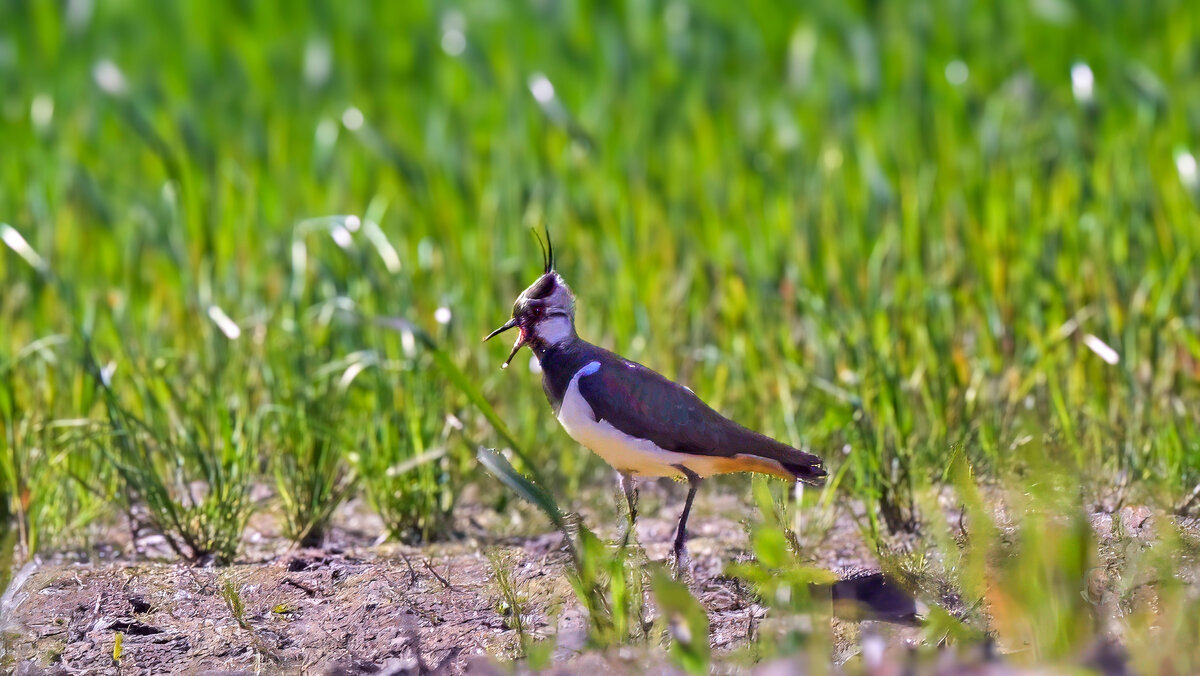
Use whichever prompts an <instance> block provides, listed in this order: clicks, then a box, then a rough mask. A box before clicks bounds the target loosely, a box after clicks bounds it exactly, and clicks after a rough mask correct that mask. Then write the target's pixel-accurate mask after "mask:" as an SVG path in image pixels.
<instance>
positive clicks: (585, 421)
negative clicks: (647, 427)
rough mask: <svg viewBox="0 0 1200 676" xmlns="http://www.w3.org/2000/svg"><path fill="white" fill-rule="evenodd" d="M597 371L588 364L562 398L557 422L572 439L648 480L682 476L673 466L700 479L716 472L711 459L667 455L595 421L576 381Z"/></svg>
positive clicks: (594, 365)
mask: <svg viewBox="0 0 1200 676" xmlns="http://www.w3.org/2000/svg"><path fill="white" fill-rule="evenodd" d="M599 370H600V362H598V361H593V362H589V363H588V364H587V365H586V366H584V367H583V368H581V369H579V371H577V372H576V373H575V375H574V376H573V377H572V378H571V383H570V384H569V385H567V392H566V394H564V395H563V400H562V406H561V407H560V408H559V409H558V422H559V423H560V424H561V425H562V426H563V429H565V430H566V431H567V434H569V435H571V438H572V439H574V440H575V441H578V442H579V443H581V444H583V445H584V446H586V447H587V448H589V449H590V450H591V451H592V452H594V453H595V454H596V455H599V456H600V457H601V458H604V462H607V463H608V464H609V465H612V467H613V468H614V469H616V470H618V471H620V472H628V473H630V474H635V475H638V476H648V477H655V476H674V477H678V476H682V474H683V473H682V472H680V471H679V470H678V469H677V468H676V467H675V465H683V466H684V467H687V468H688V469H690V470H691V471H693V472H695V473H696V474H698V475H700V476H702V477H704V476H710V475H712V474H716V473H717V472H718V470H717V466H716V462H717V459H715V458H711V457H707V456H702V455H691V454H689V453H676V452H675V451H668V450H665V449H663V448H661V447H659V446H658V445H657V444H655V443H654V442H652V441H650V440H648V439H638V438H637V437H633V436H630V435H628V434H625V433H624V432H622V431H621V430H619V429H617V428H616V427H613V426H612V424H611V423H609V422H608V421H607V420H599V421H597V420H596V416H595V414H594V413H593V412H592V407H591V406H590V405H589V404H588V403H587V400H586V399H584V398H583V395H582V394H580V393H579V379H580V378H584V377H587V376H590V375H592V374H594V373H596V372H597V371H599Z"/></svg>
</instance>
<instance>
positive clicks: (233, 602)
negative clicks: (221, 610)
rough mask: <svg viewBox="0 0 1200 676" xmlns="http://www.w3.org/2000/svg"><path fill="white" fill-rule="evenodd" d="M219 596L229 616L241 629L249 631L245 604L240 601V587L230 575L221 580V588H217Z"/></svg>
mask: <svg viewBox="0 0 1200 676" xmlns="http://www.w3.org/2000/svg"><path fill="white" fill-rule="evenodd" d="M218 591H219V592H220V594H221V600H222V601H224V602H225V607H226V608H228V609H229V614H230V615H232V616H233V619H234V620H235V621H236V622H237V623H238V626H239V627H241V628H242V629H250V628H251V627H250V622H249V620H247V619H246V604H245V602H244V601H242V586H241V585H240V584H238V583H237V581H236V580H234V579H233V576H232V575H225V576H222V578H221V586H220V587H219V588H218Z"/></svg>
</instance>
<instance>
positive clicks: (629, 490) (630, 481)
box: [618, 472, 638, 541]
mask: <svg viewBox="0 0 1200 676" xmlns="http://www.w3.org/2000/svg"><path fill="white" fill-rule="evenodd" d="M618 474H619V475H620V477H621V490H623V491H625V504H626V505H627V506H628V507H629V513H628V514H627V516H628V517H629V530H628V531H627V532H626V533H625V535H626V540H627V541H628V540H629V539H631V538H633V536H634V535H636V533H637V531H636V530H635V529H636V527H637V513H638V512H637V502H638V492H637V479H636V478H635V477H634V476H633V475H632V474H630V473H628V472H618Z"/></svg>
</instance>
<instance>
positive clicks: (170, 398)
mask: <svg viewBox="0 0 1200 676" xmlns="http://www.w3.org/2000/svg"><path fill="white" fill-rule="evenodd" d="M87 359H88V363H89V365H90V372H91V373H92V376H93V378H95V381H96V384H97V386H98V387H99V388H100V389H101V391H102V398H103V402H104V410H105V413H106V417H107V421H108V427H109V430H108V432H109V433H108V436H107V438H105V439H94V440H93V443H95V444H98V445H99V446H100V448H101V449H102V451H103V452H104V455H105V459H106V460H107V461H108V462H109V463H110V464H111V465H112V467H113V468H115V470H116V472H117V474H118V475H119V476H120V478H121V481H122V486H123V491H122V492H121V496H122V498H123V500H124V503H125V506H126V508H127V509H129V508H132V507H133V506H134V505H137V504H143V505H145V507H146V513H147V518H148V520H149V525H150V527H151V528H153V529H154V530H155V531H156V532H158V533H159V534H161V535H162V536H163V538H164V539H165V540H166V542H167V545H168V546H169V547H170V548H171V549H172V550H173V551H174V552H175V553H176V554H178V555H179V556H181V557H183V558H184V559H186V560H188V561H191V562H193V563H201V562H205V561H208V560H213V561H216V562H217V563H228V562H229V561H231V560H232V559H233V557H234V555H235V554H236V552H237V549H238V543H239V541H240V539H241V535H242V531H243V530H244V528H245V525H246V520H247V519H248V518H249V516H250V512H251V508H252V505H251V502H250V485H251V481H252V479H253V476H252V472H253V468H254V462H255V459H256V451H257V439H258V436H257V423H256V421H255V417H254V415H253V413H252V412H251V410H250V408H249V404H248V403H247V395H246V394H245V393H241V394H236V395H235V394H232V393H231V392H230V391H229V389H226V387H225V385H226V382H225V380H226V379H227V378H230V377H231V376H230V375H229V374H230V373H231V372H232V373H236V372H237V368H238V367H237V366H236V365H235V364H231V365H229V366H227V367H226V369H227V370H225V371H222V372H218V373H209V374H207V375H206V377H194V376H193V374H190V373H188V372H187V370H186V369H172V368H169V367H168V365H167V364H165V363H162V364H160V367H159V368H157V369H155V372H152V373H146V372H144V371H132V372H130V373H126V374H123V377H116V376H112V375H110V374H109V373H106V372H105V371H104V370H102V369H101V368H100V367H99V365H98V364H97V363H96V361H95V360H94V359H93V358H92V357H91V356H90V355H89V356H88V358H87ZM118 388H120V389H119V390H118Z"/></svg>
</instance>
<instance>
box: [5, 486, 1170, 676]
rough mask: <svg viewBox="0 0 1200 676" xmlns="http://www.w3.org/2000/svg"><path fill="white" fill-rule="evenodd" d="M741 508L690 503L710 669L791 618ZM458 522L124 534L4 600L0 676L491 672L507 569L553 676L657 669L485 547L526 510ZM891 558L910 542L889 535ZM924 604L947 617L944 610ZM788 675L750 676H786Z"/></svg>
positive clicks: (355, 516)
mask: <svg viewBox="0 0 1200 676" xmlns="http://www.w3.org/2000/svg"><path fill="white" fill-rule="evenodd" d="M718 487H719V484H718V485H717V486H714V488H718ZM681 497H682V495H681V490H680V487H677V486H673V485H672V484H670V483H663V484H652V485H650V486H647V487H646V488H645V489H644V490H643V517H642V518H641V520H640V522H639V528H638V541H639V543H640V545H641V546H642V547H643V549H644V552H645V556H646V557H647V559H649V560H651V561H659V560H664V559H666V557H667V555H668V552H669V549H670V543H671V538H672V535H673V529H674V523H675V518H676V516H677V514H676V512H677V509H678V503H679V500H680V499H681ZM596 504H597V507H596V509H594V510H585V518H586V520H587V523H589V524H601V526H600V527H598V528H597V530H598V532H599V534H600V535H601V536H603V537H608V538H615V537H616V536H617V533H618V531H619V528H620V526H619V523H620V520H619V519H618V518H616V515H615V512H614V511H612V509H611V503H608V502H607V501H606V500H598V501H596ZM853 509H854V508H853V506H843V507H841V508H837V509H834V510H831V511H830V512H827V513H824V514H823V515H820V514H818V515H806V518H810V519H814V520H819V519H824V522H823V523H815V524H810V526H811V527H810V528H802V529H801V533H802V537H805V536H804V535H803V533H806V532H810V531H811V532H812V533H813V535H812V536H811V537H812V538H813V539H812V540H811V541H807V542H805V545H806V546H805V550H806V552H808V553H809V554H810V556H811V557H812V559H813V560H812V565H814V566H819V567H823V568H826V569H830V570H833V571H835V572H838V573H839V574H841V575H843V576H845V575H849V574H851V573H854V572H856V571H861V570H864V569H871V568H873V567H874V559H873V557H872V556H871V554H870V552H869V551H868V549H867V547H866V545H865V543H864V542H863V539H862V538H861V537H860V535H859V532H858V529H857V526H856V525H855V521H854V518H853V516H852V512H853ZM1143 510H1145V508H1136V509H1135V510H1134V511H1131V512H1130V513H1128V514H1123V513H1122V514H1118V516H1119V517H1120V518H1118V520H1117V522H1118V523H1120V524H1123V529H1124V531H1125V533H1126V534H1133V535H1136V536H1139V537H1140V536H1146V537H1148V533H1149V529H1150V527H1151V524H1152V523H1153V519H1151V515H1150V514H1149V513H1147V512H1144V511H1143ZM752 511H753V514H754V517H755V518H757V516H758V515H757V511H756V510H750V509H748V508H747V503H746V501H745V500H744V496H741V495H738V494H735V493H733V492H732V491H728V490H720V489H718V490H713V491H709V492H707V493H702V494H701V498H700V499H699V500H698V502H697V506H696V510H695V512H694V516H693V518H692V522H691V528H690V532H691V539H690V541H689V549H690V551H691V554H692V559H693V563H692V567H691V579H690V581H689V586H690V588H691V590H692V592H693V594H694V595H695V596H696V597H697V598H698V599H699V600H700V602H701V603H702V604H703V606H704V607H705V609H706V610H707V612H708V615H709V619H710V623H711V636H710V642H711V645H712V648H713V651H714V654H716V655H718V656H721V655H725V656H730V655H735V654H738V653H745V652H747V649H748V648H749V647H750V646H752V644H753V642H754V637H755V636H756V632H762V631H764V628H767V627H770V625H771V623H772V622H781V621H782V622H790V621H794V620H795V618H773V617H771V616H770V614H769V612H768V609H767V608H766V607H764V606H763V605H761V604H759V603H758V599H757V598H756V597H755V596H754V595H753V594H752V593H751V592H750V591H749V589H748V588H747V587H746V586H745V585H742V584H740V583H739V582H737V581H735V580H732V579H730V578H728V577H726V576H725V575H723V573H724V571H725V570H726V568H727V566H728V565H729V564H730V563H733V562H736V561H741V560H747V559H749V558H750V554H749V551H748V549H749V537H748V534H747V533H748V528H747V523H746V521H747V520H748V519H749V516H748V515H749V514H750V513H751V512H752ZM460 512H461V513H460V515H459V518H460V521H461V522H462V528H461V532H462V533H464V535H463V537H461V538H460V539H458V540H456V541H454V542H451V543H441V544H434V545H428V546H424V547H420V548H418V547H409V546H403V545H397V544H378V545H376V544H374V543H373V542H372V540H371V538H372V537H375V534H377V533H379V532H382V528H380V527H379V526H380V524H378V523H375V522H373V521H372V519H374V518H375V517H373V516H372V515H370V514H369V512H367V511H366V510H365V509H364V508H363V506H362V505H359V504H356V503H351V504H349V505H347V506H346V507H345V508H344V509H343V510H341V512H340V513H339V518H338V524H337V527H336V528H334V529H333V530H332V532H331V543H332V544H331V545H330V546H327V547H326V548H323V549H303V550H297V549H292V548H290V547H289V545H288V543H287V542H286V541H284V540H283V539H282V538H281V537H280V536H279V533H278V531H277V527H276V526H277V525H276V524H275V523H274V522H273V520H271V519H270V518H267V517H265V516H256V519H255V521H254V522H252V528H251V529H250V530H249V532H248V533H247V535H246V542H245V547H244V551H245V552H247V557H246V559H244V560H242V561H240V562H238V563H236V564H234V565H232V566H228V567H225V568H196V567H190V566H186V565H183V564H179V563H172V562H169V561H167V560H166V559H165V557H164V558H163V559H162V560H158V561H155V560H147V557H150V558H153V557H156V556H163V552H162V551H160V550H159V549H157V548H158V547H159V546H160V543H157V541H156V540H155V539H154V538H153V536H149V537H147V536H139V535H138V534H133V535H129V536H128V538H127V539H126V540H124V541H120V540H119V539H118V540H117V541H115V542H114V543H113V544H112V547H111V549H112V551H116V552H124V553H123V554H121V555H118V556H116V557H115V558H113V557H110V558H109V559H108V560H90V561H66V560H58V561H54V562H50V563H46V564H44V565H41V566H39V567H37V568H36V569H35V570H34V571H33V572H32V573H31V574H29V575H28V576H27V577H26V578H25V579H23V580H19V581H18V582H19V585H18V588H17V589H16V591H15V593H12V594H11V595H10V598H9V599H8V603H9V605H8V607H9V609H10V614H11V617H10V618H6V621H5V622H3V623H2V624H3V625H4V626H5V627H6V641H7V646H8V649H7V653H8V655H7V658H6V661H5V662H4V663H3V664H0V667H5V668H12V669H15V670H16V671H17V672H19V673H30V674H32V673H96V674H116V673H125V674H129V673H135V674H143V673H145V674H151V673H342V674H356V673H364V674H365V673H425V672H446V673H455V674H458V673H507V671H506V670H505V669H502V668H501V667H500V662H502V661H504V660H508V659H512V658H515V657H518V656H519V651H520V646H519V638H518V634H517V632H516V631H515V630H514V628H513V624H514V623H513V622H512V617H511V614H512V612H513V611H512V609H511V608H508V607H507V605H506V604H505V602H504V601H503V595H502V593H501V591H500V589H499V587H498V585H497V582H496V579H495V578H496V576H495V570H496V566H505V567H506V568H507V570H508V572H509V577H510V578H511V580H512V581H513V584H514V585H515V586H516V587H517V588H519V589H520V590H521V593H522V596H523V598H525V599H526V603H525V607H524V609H523V613H522V620H523V623H524V626H525V628H526V631H527V632H528V633H529V635H530V636H532V637H533V638H535V639H537V638H546V637H551V636H552V637H553V638H554V641H555V645H556V648H555V652H554V655H553V662H554V664H556V665H557V668H558V669H560V670H562V671H563V672H564V673H585V672H587V671H589V670H597V671H600V672H603V673H610V672H613V673H622V672H625V673H645V672H646V670H647V669H651V670H653V671H655V672H658V671H660V670H665V669H667V668H668V664H667V663H666V662H665V661H664V660H665V657H664V653H663V651H662V650H661V649H659V648H658V646H657V645H650V644H652V643H654V641H650V642H648V644H647V645H643V646H635V647H626V648H620V649H614V650H612V651H609V652H607V653H603V654H597V653H595V652H592V651H589V650H588V647H587V642H586V638H587V633H586V623H585V617H584V615H583V612H582V610H581V608H580V607H579V606H578V604H577V602H576V600H575V596H574V594H573V592H572V590H571V588H570V586H569V584H568V581H567V578H566V576H565V571H566V566H567V565H568V557H567V555H566V554H565V553H564V551H563V547H562V544H563V543H562V540H561V536H560V535H558V534H557V533H550V534H541V535H519V534H514V535H511V536H503V537H498V536H496V535H494V534H495V533H505V532H511V531H514V530H519V529H520V528H521V527H522V526H524V527H528V525H529V524H531V523H535V521H534V520H535V519H536V515H533V514H530V513H519V512H517V513H512V514H508V515H499V514H497V513H496V512H494V511H492V510H489V509H486V508H482V507H480V508H464V509H463V510H460ZM948 518H950V519H954V518H956V517H954V515H952V514H951V515H949V517H948ZM523 519H524V521H523V522H522V520H523ZM1112 521H1113V520H1112V516H1111V515H1109V514H1106V513H1105V512H1103V511H1097V512H1096V514H1094V515H1093V516H1092V524H1093V528H1094V529H1095V530H1096V531H1097V535H1098V536H1099V537H1098V540H1099V543H1100V544H1101V546H1102V547H1104V546H1107V543H1111V542H1112V541H1113V538H1114V535H1113V533H1112V532H1111V531H1112V525H1111V524H1112ZM890 546H892V547H895V548H898V549H900V548H905V547H913V546H919V543H917V542H907V541H906V540H905V538H897V539H896V541H895V542H892V543H890ZM134 550H136V551H138V552H140V555H139V556H134V555H132V552H133V551H134ZM101 551H104V550H103V549H102V550H101ZM934 600H935V601H938V602H939V603H940V604H941V605H943V606H944V607H949V608H950V609H953V606H954V604H955V603H956V599H954V598H953V597H946V598H944V599H942V600H940V601H939V600H938V599H936V598H935V599H934ZM834 635H835V639H836V645H835V646H834V654H835V658H836V659H837V660H838V661H842V660H844V659H847V658H849V657H851V656H853V655H855V654H859V653H862V655H863V657H864V659H866V657H867V656H868V654H874V653H878V654H880V655H882V654H887V655H892V654H893V653H895V656H896V659H900V656H902V655H904V654H905V650H906V648H905V646H913V645H916V644H917V643H918V642H919V641H920V639H921V631H920V629H919V628H916V627H899V626H890V625H881V624H880V623H861V624H860V623H856V622H849V621H840V620H839V621H836V622H835V627H834ZM118 637H119V638H118ZM118 641H119V642H120V647H119V648H118ZM873 646H874V647H873ZM871 651H874V653H872V652H871ZM897 651H898V652H897ZM889 659H891V658H889ZM734 663H736V664H748V662H747V661H746V660H744V659H739V660H735V661H734V662H731V663H730V664H734ZM789 665H790V663H788V662H780V663H775V664H773V665H771V664H769V665H760V667H759V669H761V670H764V673H773V672H771V669H782V670H783V671H780V672H778V673H789V672H787V669H789V668H790V666H789ZM791 666H795V665H791ZM725 668H733V667H732V666H726V667H725Z"/></svg>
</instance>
